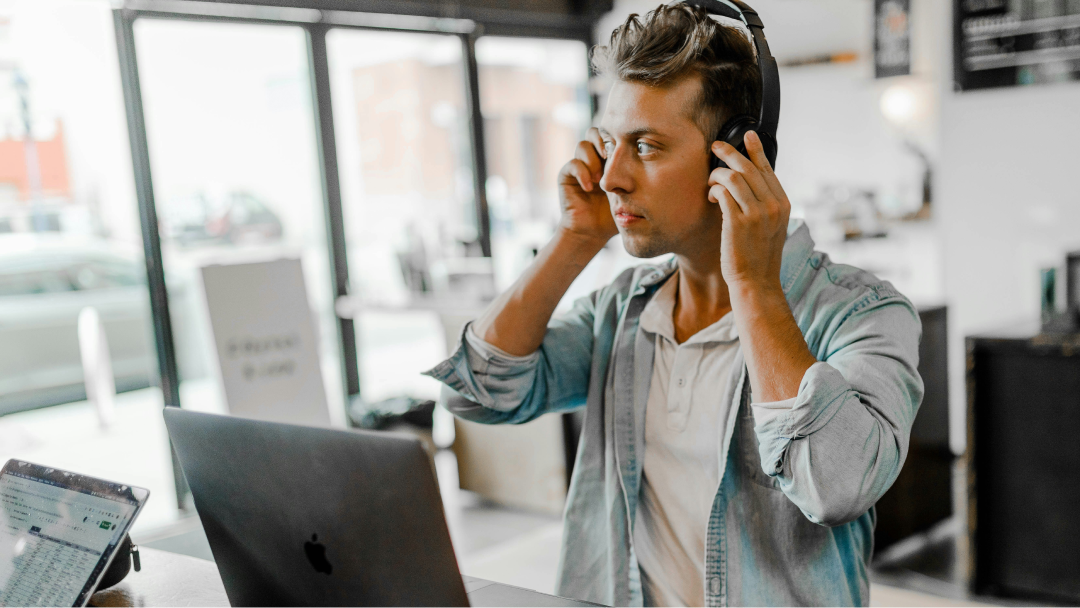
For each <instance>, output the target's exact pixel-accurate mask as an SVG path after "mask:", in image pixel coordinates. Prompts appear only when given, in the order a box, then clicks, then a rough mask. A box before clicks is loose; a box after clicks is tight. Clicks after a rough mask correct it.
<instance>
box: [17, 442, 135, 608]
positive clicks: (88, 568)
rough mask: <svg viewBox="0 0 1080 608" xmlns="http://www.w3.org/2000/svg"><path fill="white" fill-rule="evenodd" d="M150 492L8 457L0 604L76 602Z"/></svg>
mask: <svg viewBox="0 0 1080 608" xmlns="http://www.w3.org/2000/svg"><path fill="white" fill-rule="evenodd" d="M149 496H150V492H149V491H148V490H145V489H143V488H136V487H132V486H127V485H124V484H119V483H114V482H111V481H105V480H102V479H96V478H94V477H87V476H86V475H79V474H78V473H72V472H70V471H62V470H60V469H56V468H52V467H46V466H42V465H39V464H34V463H32V462H26V461H24V460H18V459H15V458H12V459H11V460H9V461H7V464H5V465H4V468H3V470H0V524H2V525H0V605H3V606H84V605H86V602H87V601H88V600H89V599H90V595H91V594H92V593H93V592H94V590H95V589H96V588H97V585H98V582H99V581H100V580H101V577H102V576H103V575H104V574H105V571H106V569H108V567H109V564H110V563H112V560H113V557H114V556H115V555H116V552H117V547H118V546H119V545H120V541H122V540H123V538H124V535H125V534H127V532H128V530H129V529H130V528H131V524H132V522H134V521H135V518H136V517H137V516H138V515H139V512H140V511H142V508H143V505H145V504H146V499H147V498H149Z"/></svg>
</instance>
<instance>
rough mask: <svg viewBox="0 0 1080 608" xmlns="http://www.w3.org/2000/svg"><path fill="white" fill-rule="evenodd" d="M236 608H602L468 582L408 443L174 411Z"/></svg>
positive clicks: (414, 447)
mask: <svg viewBox="0 0 1080 608" xmlns="http://www.w3.org/2000/svg"><path fill="white" fill-rule="evenodd" d="M165 424H166V426H168V428H169V436H170V437H172V441H173V446H174V447H175V449H176V454H177V456H178V457H179V458H180V464H181V465H182V466H183V468H184V475H185V476H186V477H187V480H188V483H189V484H190V485H191V493H192V495H193V496H194V498H195V507H196V508H197V509H198V511H199V517H200V518H202V523H203V528H204V529H205V530H206V537H207V539H208V540H209V541H210V549H211V550H212V551H213V552H214V560H215V561H216V562H217V565H218V571H219V572H220V573H221V578H222V581H223V582H224V584H225V591H226V593H227V594H228V596H229V602H230V603H231V604H232V605H233V606H280V605H288V606H310V605H315V606H340V605H355V606H365V605H366V606H468V605H469V603H470V602H471V603H472V605H473V606H594V605H595V604H590V603H587V602H580V601H577V600H571V599H567V598H561V597H556V596H553V595H547V594H543V593H539V592H536V591H531V590H528V589H522V588H520V587H513V586H511V585H504V584H501V583H494V582H491V581H486V580H483V579H477V578H472V577H468V576H466V577H462V576H461V575H460V574H459V573H458V566H457V559H456V558H455V557H454V549H453V546H452V545H451V543H450V533H449V531H448V530H447V528H446V519H445V516H444V515H443V509H442V498H441V496H440V495H439V488H438V485H437V484H436V483H435V475H434V472H433V471H432V468H431V461H430V460H429V459H428V455H427V453H426V452H425V451H424V449H423V447H421V444H420V441H419V440H417V439H415V438H413V437H408V436H403V435H394V434H389V433H373V432H366V431H341V430H333V429H325V428H312V427H302V426H293V425H288V424H280V423H275V422H262V421H256V420H248V419H244V418H232V417H228V416H215V415H211V414H200V413H195V412H187V411H183V410H180V409H178V408H172V407H169V408H165Z"/></svg>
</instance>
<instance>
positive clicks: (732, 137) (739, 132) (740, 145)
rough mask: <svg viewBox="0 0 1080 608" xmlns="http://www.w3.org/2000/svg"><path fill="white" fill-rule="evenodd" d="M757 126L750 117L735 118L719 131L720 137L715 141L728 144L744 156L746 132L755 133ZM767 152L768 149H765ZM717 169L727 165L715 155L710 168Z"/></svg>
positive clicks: (755, 120)
mask: <svg viewBox="0 0 1080 608" xmlns="http://www.w3.org/2000/svg"><path fill="white" fill-rule="evenodd" d="M757 126H758V122H757V119H755V118H754V117H752V116H747V115H746V114H743V115H741V116H736V117H735V118H732V119H731V120H729V121H727V122H726V123H725V124H724V126H723V127H722V128H721V129H720V136H719V137H717V138H716V139H717V141H723V142H726V143H728V144H729V145H730V146H731V147H733V148H735V149H736V150H738V151H739V154H742V155H743V156H746V143H745V142H744V139H743V138H745V137H746V133H747V132H748V131H756V130H757ZM766 150H768V148H766ZM717 167H724V168H725V169H726V168H727V163H725V162H724V161H722V160H720V159H719V158H718V157H717V156H716V155H715V154H713V155H712V168H713V169H715V168H717Z"/></svg>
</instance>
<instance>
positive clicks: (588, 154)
mask: <svg viewBox="0 0 1080 608" xmlns="http://www.w3.org/2000/svg"><path fill="white" fill-rule="evenodd" d="M574 158H575V159H577V160H580V161H582V162H584V163H585V166H587V167H588V168H589V175H591V176H592V181H595V182H598V181H600V178H601V177H603V176H604V161H603V160H601V159H600V153H599V152H597V151H596V147H595V146H594V145H593V143H592V142H591V141H580V142H578V145H577V149H576V150H574Z"/></svg>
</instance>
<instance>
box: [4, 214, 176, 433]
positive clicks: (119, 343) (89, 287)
mask: <svg viewBox="0 0 1080 608" xmlns="http://www.w3.org/2000/svg"><path fill="white" fill-rule="evenodd" d="M170 288H171V289H170V290H172V286H171V285H170ZM176 289H177V290H178V292H182V291H183V289H182V288H179V287H178V288H176ZM176 295H179V293H177V294H176ZM86 306H93V307H94V308H96V309H97V310H98V313H99V314H100V315H101V319H102V322H103V323H104V325H105V335H106V337H107V339H108V342H109V351H110V354H111V357H112V365H113V374H114V376H115V379H116V388H117V390H118V391H126V390H134V389H137V388H143V387H147V386H150V385H151V383H152V382H153V378H154V377H155V376H156V360H155V355H154V341H153V330H152V328H151V324H150V310H149V309H150V304H149V297H148V294H147V288H146V279H145V270H144V266H143V260H142V256H141V255H140V253H139V252H138V251H137V250H130V249H125V248H123V247H121V246H120V245H118V244H116V243H112V242H109V241H106V240H102V239H97V238H82V237H72V236H71V235H63V234H60V233H44V234H43V233H20V234H0V414H6V413H11V412H16V411H21V410H26V409H33V408H37V407H44V406H48V405H55V404H58V403H66V402H69V401H74V400H80V399H85V388H84V386H83V373H82V360H81V357H80V353H79V337H78V317H79V311H81V310H82V309H83V308H84V307H86Z"/></svg>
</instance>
